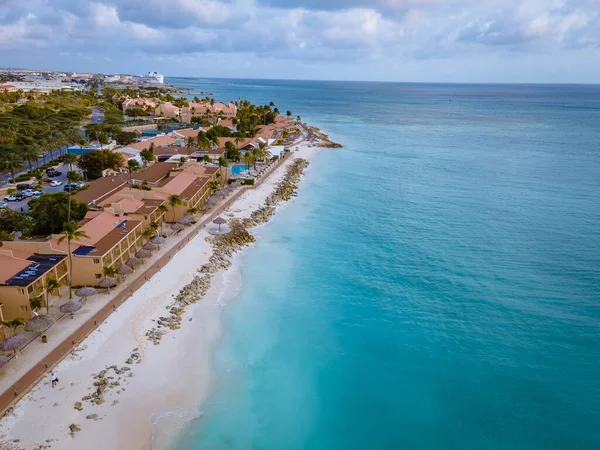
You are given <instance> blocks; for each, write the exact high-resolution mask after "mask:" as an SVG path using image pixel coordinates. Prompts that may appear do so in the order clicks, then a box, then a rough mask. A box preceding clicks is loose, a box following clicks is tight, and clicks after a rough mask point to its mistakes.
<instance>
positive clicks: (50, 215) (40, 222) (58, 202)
mask: <svg viewBox="0 0 600 450" xmlns="http://www.w3.org/2000/svg"><path fill="white" fill-rule="evenodd" d="M69 197H70V196H69V194H67V193H65V192H56V193H53V194H44V195H42V196H40V197H38V198H34V199H32V200H30V201H29V215H30V216H31V217H32V218H33V220H34V223H35V226H34V227H33V231H32V234H35V235H48V234H53V233H59V232H60V231H61V230H62V229H63V228H64V226H65V223H67V221H68V220H69ZM70 203H71V219H72V220H74V221H76V222H79V221H80V220H82V219H83V218H84V217H85V214H86V212H87V209H88V208H87V204H86V203H80V202H77V201H76V200H72V199H71V201H70Z"/></svg>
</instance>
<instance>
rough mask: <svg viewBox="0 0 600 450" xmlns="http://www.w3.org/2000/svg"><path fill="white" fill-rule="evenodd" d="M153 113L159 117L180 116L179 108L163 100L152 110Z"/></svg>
mask: <svg viewBox="0 0 600 450" xmlns="http://www.w3.org/2000/svg"><path fill="white" fill-rule="evenodd" d="M154 114H155V115H156V116H160V117H168V118H171V119H179V118H180V116H181V108H179V107H178V106H175V105H174V104H173V103H171V102H164V103H161V104H160V105H158V106H157V107H156V109H155V110H154Z"/></svg>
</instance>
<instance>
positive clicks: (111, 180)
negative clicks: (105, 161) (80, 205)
mask: <svg viewBox="0 0 600 450" xmlns="http://www.w3.org/2000/svg"><path fill="white" fill-rule="evenodd" d="M128 181H129V175H125V174H121V175H117V176H110V177H102V178H98V179H97V180H94V181H92V182H91V183H90V184H88V185H87V188H86V189H84V190H81V191H79V192H77V193H76V194H75V195H74V196H73V198H75V200H77V201H78V202H84V203H88V204H89V203H92V202H96V203H98V202H99V201H100V200H101V199H103V198H104V197H106V196H108V195H110V194H111V193H113V192H114V191H116V190H117V189H119V188H120V187H121V186H123V185H124V184H125V183H127V182H128Z"/></svg>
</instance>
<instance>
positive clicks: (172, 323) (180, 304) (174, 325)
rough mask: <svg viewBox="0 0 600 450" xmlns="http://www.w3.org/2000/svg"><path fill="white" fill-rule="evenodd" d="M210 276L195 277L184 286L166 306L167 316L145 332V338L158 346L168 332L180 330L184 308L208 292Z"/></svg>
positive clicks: (162, 317)
mask: <svg viewBox="0 0 600 450" xmlns="http://www.w3.org/2000/svg"><path fill="white" fill-rule="evenodd" d="M210 279H211V276H210V275H209V274H205V275H196V276H195V277H194V279H193V280H192V281H191V282H190V283H189V284H187V285H185V286H184V287H183V288H181V290H180V291H179V294H177V297H175V300H174V301H173V302H172V303H171V304H169V305H168V306H167V311H168V312H169V315H168V316H161V317H160V318H159V319H158V320H157V321H156V327H154V328H152V329H151V330H148V331H147V332H146V337H147V338H148V339H149V340H150V341H152V343H153V344H154V345H158V344H160V341H161V339H162V337H163V336H164V335H165V334H167V333H168V331H169V330H178V329H179V328H181V321H182V317H183V314H184V313H185V310H186V307H187V306H189V305H191V304H193V303H196V302H197V301H198V300H200V299H201V298H202V297H203V296H204V295H205V294H206V291H208V288H209V287H210Z"/></svg>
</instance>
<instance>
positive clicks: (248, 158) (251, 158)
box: [244, 152, 254, 170]
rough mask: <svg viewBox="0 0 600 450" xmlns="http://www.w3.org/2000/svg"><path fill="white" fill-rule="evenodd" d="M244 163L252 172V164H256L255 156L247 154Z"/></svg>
mask: <svg viewBox="0 0 600 450" xmlns="http://www.w3.org/2000/svg"><path fill="white" fill-rule="evenodd" d="M244 162H245V163H246V168H247V169H248V170H250V164H252V163H253V162H254V155H253V154H252V153H251V152H246V154H245V155H244Z"/></svg>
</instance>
